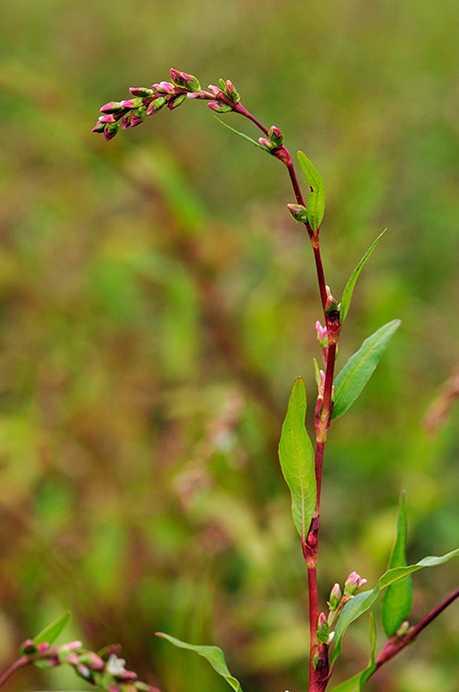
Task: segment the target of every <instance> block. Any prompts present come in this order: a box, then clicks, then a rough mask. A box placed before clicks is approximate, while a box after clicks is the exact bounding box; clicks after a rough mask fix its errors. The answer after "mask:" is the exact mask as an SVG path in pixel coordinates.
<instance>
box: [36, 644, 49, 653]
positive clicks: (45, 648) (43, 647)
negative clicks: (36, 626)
mask: <svg viewBox="0 0 459 692" xmlns="http://www.w3.org/2000/svg"><path fill="white" fill-rule="evenodd" d="M50 648H51V645H50V644H48V643H47V642H43V644H37V651H38V653H40V654H43V653H44V652H45V651H48V650H49V649H50Z"/></svg>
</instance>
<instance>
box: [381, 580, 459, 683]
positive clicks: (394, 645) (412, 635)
mask: <svg viewBox="0 0 459 692" xmlns="http://www.w3.org/2000/svg"><path fill="white" fill-rule="evenodd" d="M458 597H459V589H456V590H455V591H453V592H452V593H451V594H450V595H449V596H448V597H447V598H445V600H444V601H442V602H441V603H439V604H438V606H437V607H436V608H434V609H433V610H431V611H430V613H428V614H427V615H426V616H425V617H424V618H423V619H422V620H420V621H419V622H418V624H417V625H415V626H414V627H412V628H411V629H410V630H409V632H407V633H406V634H405V635H403V636H399V635H397V634H394V636H393V637H391V638H390V639H389V640H388V641H387V642H386V645H385V646H384V648H383V650H382V651H381V653H380V655H379V656H378V658H377V660H376V669H375V672H376V670H378V669H379V668H381V666H382V665H383V664H384V663H387V661H390V659H391V658H393V657H394V656H395V655H396V654H398V653H399V651H402V649H404V648H405V647H406V646H408V644H411V642H412V641H413V640H414V639H416V637H418V636H419V634H420V633H421V632H422V630H423V629H425V628H426V627H427V625H429V624H430V623H431V622H432V620H435V618H436V617H437V616H438V615H440V613H442V612H443V611H444V610H445V608H447V607H448V606H449V605H451V603H452V602H453V601H454V600H456V598H458Z"/></svg>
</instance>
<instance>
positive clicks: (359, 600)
mask: <svg viewBox="0 0 459 692" xmlns="http://www.w3.org/2000/svg"><path fill="white" fill-rule="evenodd" d="M458 555H459V548H457V549H456V550H452V551H451V552H450V553H446V555H442V556H441V557H435V556H428V557H425V558H423V559H422V560H419V562H417V563H416V564H415V565H410V566H409V567H395V568H394V569H390V570H388V571H387V572H385V573H384V574H383V575H382V577H380V579H379V581H378V583H377V584H376V586H375V588H374V589H373V590H372V591H362V593H358V594H357V595H356V596H354V598H352V600H350V601H349V602H348V603H346V605H345V606H344V608H343V611H342V613H341V615H340V616H339V619H338V623H337V625H336V629H335V639H334V642H335V651H334V653H333V658H332V663H334V662H335V661H336V659H337V658H338V656H339V654H340V652H341V644H342V639H343V636H344V633H345V631H346V630H347V628H348V627H349V625H350V624H351V623H352V622H354V620H357V618H359V617H360V616H361V615H362V614H363V613H365V612H366V611H367V610H368V609H369V608H371V606H372V605H373V603H374V602H375V601H376V599H377V598H378V595H379V592H380V591H381V589H384V588H385V587H386V586H390V585H391V584H394V583H395V582H397V581H399V580H400V579H404V578H405V577H406V576H408V575H409V574H412V573H413V572H417V571H418V570H419V569H422V568H423V567H435V566H436V565H442V564H443V563H444V562H448V560H451V558H453V557H456V556H458Z"/></svg>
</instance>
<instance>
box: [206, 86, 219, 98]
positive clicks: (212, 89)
mask: <svg viewBox="0 0 459 692" xmlns="http://www.w3.org/2000/svg"><path fill="white" fill-rule="evenodd" d="M207 88H208V89H209V91H210V93H211V94H213V95H214V96H220V97H221V93H222V92H221V89H219V88H218V87H217V86H215V85H214V84H209V86H208V87H207Z"/></svg>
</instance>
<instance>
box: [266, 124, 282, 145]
mask: <svg viewBox="0 0 459 692" xmlns="http://www.w3.org/2000/svg"><path fill="white" fill-rule="evenodd" d="M268 137H269V139H270V140H271V142H272V143H273V144H275V145H276V146H277V147H280V146H281V145H282V144H283V143H284V135H283V134H282V131H281V130H279V128H278V127H276V126H275V125H273V126H272V127H271V128H270V129H269V132H268Z"/></svg>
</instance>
